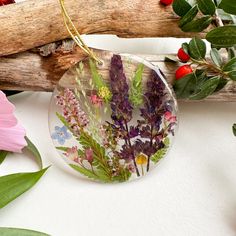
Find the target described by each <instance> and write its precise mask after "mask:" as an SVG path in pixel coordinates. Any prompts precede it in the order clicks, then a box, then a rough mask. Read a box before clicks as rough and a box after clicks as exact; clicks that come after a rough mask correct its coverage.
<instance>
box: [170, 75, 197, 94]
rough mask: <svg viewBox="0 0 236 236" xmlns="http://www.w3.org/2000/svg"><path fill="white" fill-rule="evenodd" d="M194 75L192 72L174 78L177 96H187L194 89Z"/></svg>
mask: <svg viewBox="0 0 236 236" xmlns="http://www.w3.org/2000/svg"><path fill="white" fill-rule="evenodd" d="M195 86H196V77H195V75H194V73H191V74H188V75H186V76H185V77H183V78H181V79H179V80H176V81H175V83H174V90H175V93H176V96H177V98H188V97H189V96H190V95H191V94H192V93H193V92H194V90H195Z"/></svg>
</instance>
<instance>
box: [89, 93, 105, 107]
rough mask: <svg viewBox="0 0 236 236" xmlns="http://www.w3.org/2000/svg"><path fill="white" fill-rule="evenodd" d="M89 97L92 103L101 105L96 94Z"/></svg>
mask: <svg viewBox="0 0 236 236" xmlns="http://www.w3.org/2000/svg"><path fill="white" fill-rule="evenodd" d="M89 98H90V101H91V103H92V104H93V105H96V106H98V107H100V106H102V99H101V98H100V97H99V96H97V95H96V94H92V95H91V96H90V97H89Z"/></svg>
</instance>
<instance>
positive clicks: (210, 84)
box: [189, 76, 220, 100]
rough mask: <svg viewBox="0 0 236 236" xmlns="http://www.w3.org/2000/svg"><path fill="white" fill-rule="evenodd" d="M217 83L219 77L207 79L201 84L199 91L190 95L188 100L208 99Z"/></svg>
mask: <svg viewBox="0 0 236 236" xmlns="http://www.w3.org/2000/svg"><path fill="white" fill-rule="evenodd" d="M219 81H220V77H219V76H215V77H212V78H209V79H208V80H206V81H205V82H204V83H202V84H201V86H199V89H200V91H198V92H196V93H195V94H193V95H191V96H190V97H189V98H190V99H192V100H200V99H204V98H206V97H208V96H209V95H211V94H212V93H214V92H215V90H216V88H217V86H218V84H219Z"/></svg>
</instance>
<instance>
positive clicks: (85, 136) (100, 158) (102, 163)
mask: <svg viewBox="0 0 236 236" xmlns="http://www.w3.org/2000/svg"><path fill="white" fill-rule="evenodd" d="M78 140H79V142H80V144H81V145H82V146H83V148H84V149H87V148H91V149H92V150H93V157H94V162H93V165H94V166H96V168H97V169H98V170H100V173H99V176H101V174H102V173H101V171H103V176H106V179H107V181H108V180H111V179H112V171H111V168H110V166H109V164H108V160H109V157H108V156H107V155H106V151H105V148H104V147H103V146H101V145H100V144H99V143H97V141H96V140H95V139H94V138H93V137H92V136H91V135H90V134H89V133H87V132H85V131H81V134H80V138H79V139H78ZM103 178H104V177H103Z"/></svg>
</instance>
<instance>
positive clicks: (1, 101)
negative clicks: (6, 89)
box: [0, 91, 15, 115]
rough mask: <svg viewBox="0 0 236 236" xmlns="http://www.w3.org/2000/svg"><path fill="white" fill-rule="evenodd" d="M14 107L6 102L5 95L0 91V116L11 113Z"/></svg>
mask: <svg viewBox="0 0 236 236" xmlns="http://www.w3.org/2000/svg"><path fill="white" fill-rule="evenodd" d="M14 110H15V106H14V105H13V104H12V103H10V102H9V101H8V100H7V97H6V95H5V94H4V93H3V92H2V91H0V115H1V114H9V113H13V112H14Z"/></svg>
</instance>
